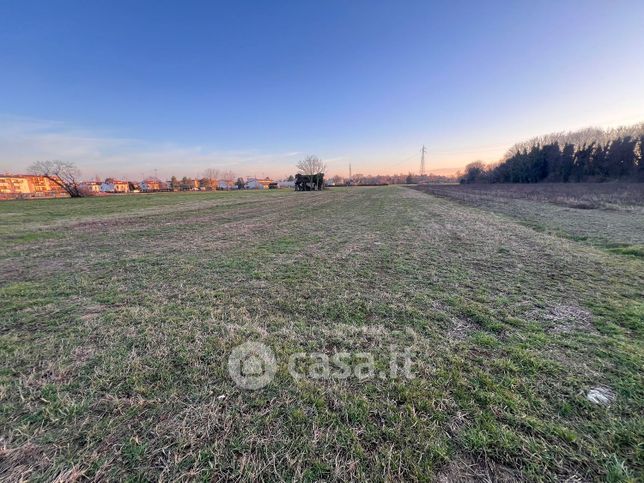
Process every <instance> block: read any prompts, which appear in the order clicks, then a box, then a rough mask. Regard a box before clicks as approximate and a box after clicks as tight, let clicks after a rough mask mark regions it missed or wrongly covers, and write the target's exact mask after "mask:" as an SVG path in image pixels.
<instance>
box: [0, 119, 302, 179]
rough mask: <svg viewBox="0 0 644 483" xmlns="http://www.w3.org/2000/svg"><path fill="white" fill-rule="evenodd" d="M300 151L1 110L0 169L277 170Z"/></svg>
mask: <svg viewBox="0 0 644 483" xmlns="http://www.w3.org/2000/svg"><path fill="white" fill-rule="evenodd" d="M301 154H302V153H300V152H298V151H289V152H284V153H279V152H277V153H267V152H261V151H259V150H253V149H249V150H216V149H212V148H206V147H203V146H186V145H180V144H177V143H172V142H165V143H151V142H149V141H145V140H141V139H136V138H124V137H117V136H110V135H109V134H108V133H101V132H93V131H90V130H86V129H80V128H77V127H75V126H71V125H69V124H67V123H63V122H59V121H52V120H43V119H31V118H24V117H12V116H0V172H21V171H25V170H26V169H27V167H28V166H29V165H30V164H31V163H33V162H34V161H38V160H45V159H62V160H65V161H72V162H74V163H76V164H77V165H78V166H79V167H80V168H81V170H82V172H83V174H84V175H86V176H88V177H90V176H94V175H99V176H101V177H105V176H129V177H132V178H138V177H141V176H144V175H150V174H154V173H155V171H156V172H157V173H158V175H159V176H164V177H166V176H170V175H172V174H176V175H178V176H181V175H187V176H197V175H199V174H201V173H202V172H203V170H204V169H206V168H218V169H222V170H232V171H233V172H235V173H236V174H238V175H240V176H245V175H255V174H256V175H262V176H264V175H266V176H281V175H283V174H285V173H287V172H289V171H292V170H293V165H294V164H295V161H296V160H297V158H298V157H299V156H300V155H301Z"/></svg>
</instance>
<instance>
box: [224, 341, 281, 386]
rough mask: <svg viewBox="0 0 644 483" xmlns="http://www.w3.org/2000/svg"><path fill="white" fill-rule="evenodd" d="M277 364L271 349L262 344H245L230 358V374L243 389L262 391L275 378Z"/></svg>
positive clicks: (239, 346)
mask: <svg viewBox="0 0 644 483" xmlns="http://www.w3.org/2000/svg"><path fill="white" fill-rule="evenodd" d="M276 371H277V362H276V361H275V354H273V351H272V350H271V349H270V347H268V346H266V345H264V344H262V343H261V342H250V341H249V342H245V343H243V344H241V345H238V346H237V347H235V348H234V349H233V351H232V352H231V354H230V356H229V357H228V374H230V377H231V378H232V380H233V381H235V384H237V386H238V387H241V388H242V389H250V390H255V389H261V388H263V387H264V386H266V385H267V384H269V383H270V382H271V381H272V380H273V378H274V377H275V372H276Z"/></svg>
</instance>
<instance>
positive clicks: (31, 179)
mask: <svg viewBox="0 0 644 483" xmlns="http://www.w3.org/2000/svg"><path fill="white" fill-rule="evenodd" d="M293 186H294V185H293V182H292V181H273V180H272V179H270V178H263V179H260V178H248V179H242V178H238V179H236V180H234V179H220V180H217V179H207V178H203V179H189V178H183V179H181V180H179V179H177V178H174V177H173V178H172V180H169V181H161V180H159V179H157V178H148V179H145V180H143V181H141V182H134V181H127V180H120V179H115V178H107V179H105V180H104V181H97V180H96V181H83V182H82V183H81V184H80V188H81V190H82V191H84V192H85V193H87V194H94V195H98V194H101V193H153V192H159V191H213V190H237V189H249V190H266V189H275V188H292V187H293ZM64 196H67V194H66V193H65V190H63V189H62V188H61V187H60V186H59V185H58V184H56V183H55V182H54V181H53V180H51V179H49V178H47V177H45V176H36V175H29V174H25V175H23V174H17V175H8V174H7V175H3V174H0V199H13V198H46V197H64Z"/></svg>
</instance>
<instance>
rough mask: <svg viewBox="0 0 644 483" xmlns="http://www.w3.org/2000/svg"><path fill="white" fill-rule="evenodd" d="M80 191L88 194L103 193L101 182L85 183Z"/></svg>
mask: <svg viewBox="0 0 644 483" xmlns="http://www.w3.org/2000/svg"><path fill="white" fill-rule="evenodd" d="M80 189H82V190H83V191H85V192H87V193H100V191H101V182H100V181H83V182H82V183H81V184H80Z"/></svg>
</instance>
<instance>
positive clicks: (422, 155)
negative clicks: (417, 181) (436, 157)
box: [420, 144, 427, 176]
mask: <svg viewBox="0 0 644 483" xmlns="http://www.w3.org/2000/svg"><path fill="white" fill-rule="evenodd" d="M426 152H427V148H425V145H424V144H423V148H422V149H421V150H420V175H421V176H425V153H426Z"/></svg>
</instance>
